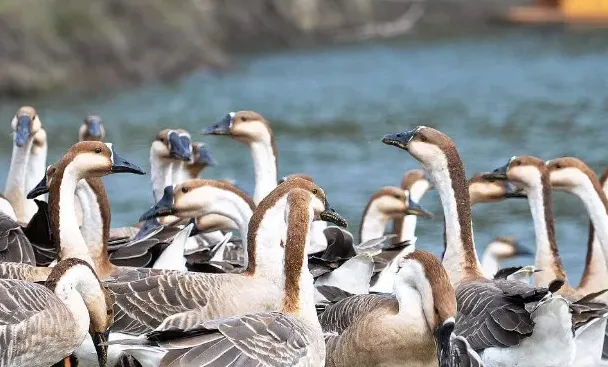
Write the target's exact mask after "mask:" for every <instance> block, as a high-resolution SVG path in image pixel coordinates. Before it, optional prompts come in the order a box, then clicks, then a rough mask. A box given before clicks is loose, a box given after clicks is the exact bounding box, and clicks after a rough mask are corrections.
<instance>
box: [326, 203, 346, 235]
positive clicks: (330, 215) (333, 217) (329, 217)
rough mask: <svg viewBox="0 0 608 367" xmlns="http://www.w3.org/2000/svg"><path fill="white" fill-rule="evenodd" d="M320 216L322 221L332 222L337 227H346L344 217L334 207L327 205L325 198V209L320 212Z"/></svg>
mask: <svg viewBox="0 0 608 367" xmlns="http://www.w3.org/2000/svg"><path fill="white" fill-rule="evenodd" d="M320 218H321V220H322V221H325V222H330V223H333V224H335V225H337V226H338V227H342V228H346V227H348V223H347V222H346V219H344V218H342V216H340V214H338V212H337V211H336V210H335V209H334V208H332V207H331V206H329V203H328V202H327V199H326V200H325V210H324V211H323V212H321V215H320Z"/></svg>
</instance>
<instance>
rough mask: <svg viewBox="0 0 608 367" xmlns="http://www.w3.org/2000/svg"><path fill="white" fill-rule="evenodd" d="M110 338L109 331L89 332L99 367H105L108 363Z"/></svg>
mask: <svg viewBox="0 0 608 367" xmlns="http://www.w3.org/2000/svg"><path fill="white" fill-rule="evenodd" d="M109 336H110V330H107V331H105V332H103V333H97V332H91V339H93V345H94V346H95V352H97V362H98V363H99V366H101V367H105V365H106V363H107V362H108V345H107V343H108V337H109Z"/></svg>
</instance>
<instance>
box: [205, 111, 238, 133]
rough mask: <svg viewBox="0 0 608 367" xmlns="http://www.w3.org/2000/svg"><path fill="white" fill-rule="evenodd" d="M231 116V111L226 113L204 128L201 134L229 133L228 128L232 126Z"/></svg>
mask: <svg viewBox="0 0 608 367" xmlns="http://www.w3.org/2000/svg"><path fill="white" fill-rule="evenodd" d="M232 117H233V115H232V114H231V113H229V114H227V115H226V116H225V117H224V118H223V119H221V120H220V121H218V122H216V123H215V124H213V125H211V126H209V127H208V128H206V129H203V131H201V133H202V134H203V135H230V128H232Z"/></svg>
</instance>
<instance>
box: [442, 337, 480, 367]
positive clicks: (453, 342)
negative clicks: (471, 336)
mask: <svg viewBox="0 0 608 367" xmlns="http://www.w3.org/2000/svg"><path fill="white" fill-rule="evenodd" d="M450 350H451V363H450V366H452V367H484V364H483V362H482V361H481V358H480V357H479V354H477V352H475V351H474V350H473V349H472V348H471V345H470V344H469V342H468V341H467V340H466V339H465V338H463V337H461V336H456V335H454V334H452V335H451V336H450Z"/></svg>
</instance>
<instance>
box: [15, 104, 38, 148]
mask: <svg viewBox="0 0 608 367" xmlns="http://www.w3.org/2000/svg"><path fill="white" fill-rule="evenodd" d="M11 127H12V129H13V133H14V139H13V141H14V143H15V145H16V146H18V147H22V146H23V145H25V143H26V142H27V141H29V140H31V139H33V138H34V135H36V133H38V131H40V130H41V129H42V123H41V122H40V118H39V117H38V114H37V113H36V110H35V109H34V107H30V106H23V107H21V108H19V110H18V111H17V113H16V114H15V116H14V117H13V120H12V121H11Z"/></svg>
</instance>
